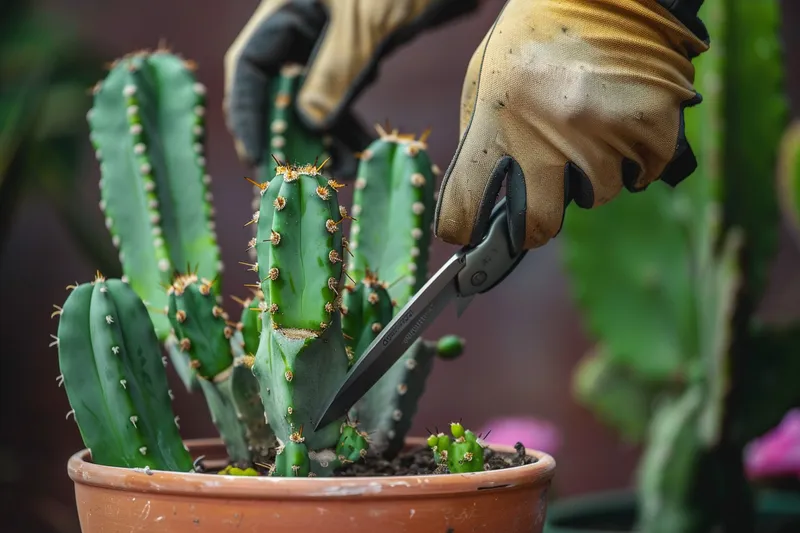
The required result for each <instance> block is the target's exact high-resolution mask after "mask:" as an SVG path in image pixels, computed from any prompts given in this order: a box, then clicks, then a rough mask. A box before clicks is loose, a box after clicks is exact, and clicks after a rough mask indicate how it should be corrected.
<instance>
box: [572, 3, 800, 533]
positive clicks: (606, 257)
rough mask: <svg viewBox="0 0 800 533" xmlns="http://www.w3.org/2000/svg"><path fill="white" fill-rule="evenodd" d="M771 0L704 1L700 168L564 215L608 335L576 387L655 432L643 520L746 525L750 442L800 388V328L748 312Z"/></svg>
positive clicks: (766, 237)
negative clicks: (709, 40)
mask: <svg viewBox="0 0 800 533" xmlns="http://www.w3.org/2000/svg"><path fill="white" fill-rule="evenodd" d="M778 13H779V7H778V3H777V2H776V1H774V0H767V1H763V2H749V1H748V0H725V1H723V2H714V3H706V5H704V6H703V8H702V11H701V16H702V17H703V19H704V20H705V21H706V22H707V26H708V28H709V33H710V34H711V35H712V36H714V39H716V41H717V43H718V44H717V45H716V46H714V45H712V47H711V49H710V50H709V51H708V52H706V53H705V54H704V55H703V56H701V57H699V58H698V59H697V60H696V62H697V72H698V74H699V76H698V80H697V89H698V91H699V92H700V93H701V94H702V95H703V97H704V103H703V105H701V106H698V107H697V108H692V109H687V110H686V130H687V137H688V139H689V140H690V142H691V143H692V146H693V149H694V151H695V153H696V154H697V156H698V169H697V171H696V172H695V175H694V176H693V177H691V178H689V179H688V180H687V181H686V182H685V183H683V184H681V185H679V186H678V187H677V188H675V189H674V190H669V189H667V188H666V187H665V186H664V185H663V184H661V183H655V184H653V185H652V186H651V187H650V188H649V189H648V191H647V192H646V193H644V194H637V195H630V196H623V197H620V198H619V199H618V200H617V201H615V202H614V203H613V204H609V205H606V206H603V207H602V208H599V209H597V210H593V212H591V213H588V212H582V211H577V210H576V209H575V208H574V207H573V208H571V209H570V211H569V212H568V213H567V215H566V217H565V220H564V228H563V236H562V239H564V252H565V255H564V258H565V263H566V266H567V269H568V270H569V271H570V273H571V276H572V278H573V282H572V283H573V289H574V290H573V292H574V297H575V299H576V301H577V302H578V304H579V306H580V307H581V308H582V309H583V311H584V314H585V318H586V322H587V323H588V326H589V329H590V330H591V331H592V333H593V334H594V335H595V336H596V337H597V338H598V341H599V346H598V348H597V349H596V350H595V351H594V352H593V354H591V355H590V356H588V357H587V359H586V360H585V361H584V362H583V363H582V364H581V365H579V367H578V369H577V372H576V374H575V392H576V395H577V396H578V397H579V399H581V400H582V401H583V402H585V403H586V404H588V405H590V406H591V407H592V408H594V409H595V412H596V413H597V414H598V416H600V417H601V418H602V419H603V420H605V421H606V422H608V423H611V424H615V425H617V426H618V427H620V428H621V431H622V432H623V434H624V435H626V436H627V437H628V438H629V439H630V440H634V441H643V442H644V443H645V445H646V448H645V453H644V455H643V457H642V459H641V463H640V467H639V471H638V487H639V489H638V494H639V512H638V515H639V521H640V524H639V528H641V529H642V530H643V531H651V532H654V533H659V532H661V531H664V532H666V531H670V532H681V533H694V532H698V533H699V532H701V531H703V532H705V531H710V530H718V531H726V532H727V531H752V530H753V528H754V524H753V520H754V518H753V516H754V515H753V510H752V509H753V502H752V500H751V499H750V498H749V492H750V487H748V485H747V482H746V478H745V476H744V472H743V465H742V461H741V457H742V450H743V448H744V446H746V445H747V443H748V442H749V440H750V439H752V438H754V437H756V436H758V434H759V433H758V431H762V432H763V431H765V430H766V429H768V426H766V427H765V425H764V424H765V423H768V422H773V423H777V422H778V421H779V420H780V416H782V414H783V413H784V412H786V410H788V409H789V408H790V407H792V406H793V405H797V404H798V403H800V393H797V392H796V391H797V388H796V387H795V386H794V384H793V383H791V382H790V381H789V380H791V379H793V378H792V377H790V376H793V375H796V372H797V371H798V370H797V369H796V367H797V363H794V362H793V360H794V359H796V357H793V356H792V355H791V354H793V352H792V350H793V349H795V347H796V346H797V343H798V342H800V331H798V329H800V328H797V327H794V326H793V325H789V326H776V325H766V324H761V323H760V321H759V320H757V319H756V318H755V315H754V310H755V308H756V306H757V305H758V303H759V300H760V298H761V295H762V293H763V289H764V285H765V281H766V280H765V278H766V269H767V267H768V263H769V261H770V260H771V258H772V256H773V254H774V252H775V248H776V246H775V245H776V242H777V214H778V203H777V201H776V194H775V190H774V189H771V188H770V187H764V183H765V179H767V180H769V176H772V175H774V173H775V171H776V159H777V152H778V146H779V144H780V143H779V141H780V138H781V135H782V129H783V128H784V127H785V124H786V122H787V113H786V102H785V98H784V96H783V94H782V89H781V87H780V85H781V82H782V80H781V77H782V74H781V72H780V71H781V67H780V60H779V58H780V54H779V45H778ZM792 135H793V134H792V133H789V134H788V135H787V136H786V141H785V144H784V148H785V155H786V157H785V158H784V161H785V166H784V170H786V169H787V168H789V166H790V165H791V163H790V161H791V158H792V156H791V155H790V154H791V148H790V146H791V144H792ZM784 176H786V174H784ZM788 181H789V180H788V179H787V178H784V180H783V181H782V182H781V183H788ZM782 196H783V197H784V199H788V198H791V195H790V194H786V193H784V194H783V195H782ZM632 220H635V221H636V223H635V224H631V223H630V222H631V221H632ZM609 235H613V238H612V239H608V236H609ZM778 339H780V340H778ZM766 382H770V383H771V385H770V387H771V388H769V389H768V388H767V387H766V385H765V384H766ZM768 390H769V392H768ZM761 396H767V397H770V398H771V399H770V400H769V401H767V400H764V399H760V398H761ZM615 406H616V407H615Z"/></svg>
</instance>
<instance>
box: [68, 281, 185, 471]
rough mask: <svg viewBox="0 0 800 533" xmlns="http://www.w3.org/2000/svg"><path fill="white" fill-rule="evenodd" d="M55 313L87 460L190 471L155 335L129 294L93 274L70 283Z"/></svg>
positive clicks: (135, 298) (122, 286)
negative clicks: (88, 454)
mask: <svg viewBox="0 0 800 533" xmlns="http://www.w3.org/2000/svg"><path fill="white" fill-rule="evenodd" d="M59 314H60V320H59V324H58V337H57V339H58V340H57V343H58V360H59V365H60V367H61V372H62V375H61V377H60V381H61V384H62V385H63V386H64V388H65V389H66V391H67V397H68V399H69V403H70V405H71V407H72V409H73V411H71V413H72V414H73V415H74V417H75V421H76V422H77V423H78V427H79V428H80V432H81V436H82V437H83V441H84V443H85V444H86V446H87V447H88V448H89V449H90V450H91V452H92V460H93V461H94V462H96V463H98V464H103V465H109V466H119V467H128V468H134V467H138V468H144V467H148V468H151V469H154V470H170V471H179V472H189V471H192V470H193V468H192V458H191V456H190V455H189V453H188V451H187V450H186V449H185V447H184V445H183V442H182V440H181V436H180V434H179V432H178V428H177V423H178V420H177V417H176V416H175V413H174V412H173V410H172V405H171V392H170V391H169V389H168V385H167V378H166V374H165V373H164V366H163V363H162V356H161V351H160V346H159V343H158V339H157V338H156V335H155V331H154V329H153V324H152V322H151V320H150V317H149V315H148V312H147V310H146V309H145V306H144V304H143V303H142V301H141V300H140V299H139V298H138V296H137V295H136V293H134V291H133V290H132V289H131V288H130V287H129V286H128V285H127V284H125V283H123V282H121V281H119V280H116V279H110V280H106V279H105V278H103V277H102V276H101V275H100V274H99V273H98V275H97V277H96V278H95V279H94V281H92V282H91V283H84V284H81V285H78V286H77V287H72V292H71V293H70V295H69V297H68V298H67V300H66V302H65V303H64V306H63V308H62V309H61V311H60V313H59Z"/></svg>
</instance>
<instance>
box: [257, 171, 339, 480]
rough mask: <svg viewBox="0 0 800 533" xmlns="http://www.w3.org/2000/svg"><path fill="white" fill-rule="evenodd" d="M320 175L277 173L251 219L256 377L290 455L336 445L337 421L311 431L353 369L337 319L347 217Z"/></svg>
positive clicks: (333, 185) (278, 470) (272, 421)
mask: <svg viewBox="0 0 800 533" xmlns="http://www.w3.org/2000/svg"><path fill="white" fill-rule="evenodd" d="M320 170H321V167H317V166H315V165H306V166H302V167H297V166H293V165H286V164H281V165H280V166H278V169H277V173H276V176H275V177H274V178H273V179H272V180H271V181H268V182H264V183H263V184H261V190H262V191H263V194H262V196H261V208H260V210H259V211H257V212H256V213H255V214H254V216H253V221H254V223H256V224H257V225H258V238H257V242H256V245H255V246H256V253H257V258H258V262H257V263H256V264H254V265H253V266H252V270H254V271H256V272H258V275H259V278H260V279H261V280H262V281H261V290H262V293H263V295H264V302H265V308H266V311H265V312H264V313H263V323H262V333H261V341H260V343H259V346H258V351H257V353H256V356H255V364H254V367H253V373H254V374H255V375H256V377H257V378H258V380H259V383H260V384H261V399H262V401H263V403H264V409H265V411H266V413H267V417H268V419H269V420H270V424H271V425H272V427H273V429H274V431H275V433H276V435H277V436H278V438H279V439H280V440H281V441H282V442H284V443H285V445H286V446H287V447H290V449H291V450H292V454H295V451H296V450H300V449H311V450H318V449H323V448H328V447H331V446H333V445H334V444H335V443H336V439H337V438H338V436H339V424H340V423H341V422H340V421H339V422H335V423H332V424H330V425H329V426H327V427H325V428H320V429H319V430H318V431H312V430H310V429H309V426H310V425H311V422H312V417H313V416H315V415H316V414H317V412H318V411H319V409H321V408H322V403H323V402H324V401H326V400H327V398H328V397H329V396H330V395H331V394H332V393H333V392H334V391H335V389H336V387H337V386H338V385H339V384H340V383H341V382H342V381H343V379H344V377H345V375H346V373H347V369H348V359H347V351H346V348H345V342H344V336H343V334H342V325H341V317H340V315H339V307H340V305H341V297H340V295H339V283H340V281H341V277H342V273H343V270H342V260H343V256H344V246H343V237H342V230H341V226H340V223H341V222H342V221H343V220H344V218H345V217H346V212H345V210H344V207H343V206H340V205H339V202H338V194H337V188H338V187H339V185H338V184H337V183H336V182H335V181H333V180H329V179H327V178H325V177H324V176H323V175H322V174H321V172H320ZM293 435H294V436H296V438H295V437H293ZM298 435H302V441H300V440H297V439H299V438H300V437H299V436H298ZM293 438H294V440H292V439H293ZM290 443H291V444H292V445H291V446H290ZM300 444H302V446H299V445H300ZM297 453H299V452H297ZM293 464H294V462H291V464H290V465H289V466H292V465H293ZM295 466H296V465H295ZM304 469H305V467H303V468H301V471H305V470H304ZM285 472H286V470H285V469H283V468H276V470H275V473H276V474H280V473H285Z"/></svg>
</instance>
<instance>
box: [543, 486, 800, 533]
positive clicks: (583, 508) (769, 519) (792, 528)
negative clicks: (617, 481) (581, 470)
mask: <svg viewBox="0 0 800 533" xmlns="http://www.w3.org/2000/svg"><path fill="white" fill-rule="evenodd" d="M636 507H637V505H636V493H635V492H633V491H609V492H598V493H592V494H588V495H586V496H579V497H575V498H566V499H564V500H560V501H555V502H552V503H551V504H550V506H549V509H548V511H547V523H546V524H545V529H544V533H633V532H637V531H640V530H638V529H636V515H637V513H636ZM756 512H757V528H756V533H796V532H798V531H800V492H797V491H786V490H777V489H766V490H760V491H758V492H757V494H756Z"/></svg>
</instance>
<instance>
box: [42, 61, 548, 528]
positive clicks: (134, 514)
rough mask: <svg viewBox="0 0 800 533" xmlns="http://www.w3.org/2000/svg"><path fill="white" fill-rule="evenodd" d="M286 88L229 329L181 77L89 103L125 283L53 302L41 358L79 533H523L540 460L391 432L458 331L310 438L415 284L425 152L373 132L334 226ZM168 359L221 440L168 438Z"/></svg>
mask: <svg viewBox="0 0 800 533" xmlns="http://www.w3.org/2000/svg"><path fill="white" fill-rule="evenodd" d="M301 80H302V69H300V68H298V67H295V66H287V67H286V68H285V69H283V71H282V72H281V74H280V76H279V77H278V78H277V79H276V80H275V83H274V87H273V94H272V96H271V101H272V102H273V103H274V104H273V107H272V109H271V112H270V124H269V135H268V143H269V145H268V147H265V150H266V151H267V152H269V153H270V158H269V159H268V160H267V161H268V163H267V164H265V165H264V168H262V169H260V175H261V178H260V179H251V178H247V179H248V180H249V182H250V183H251V184H252V185H253V188H254V203H255V205H256V207H255V208H254V209H253V211H252V212H253V214H252V216H251V217H249V220H245V221H243V223H244V226H245V228H244V229H243V230H242V231H243V232H244V233H245V235H243V237H242V242H243V244H244V243H245V242H247V241H248V240H249V242H248V244H247V249H248V250H249V251H250V257H249V258H248V257H243V259H247V260H246V261H242V263H243V264H244V265H245V266H246V267H247V268H248V269H249V270H251V271H252V273H253V283H252V285H250V286H249V291H250V293H249V294H247V295H233V296H232V298H233V299H234V300H235V301H236V302H237V307H238V310H237V311H236V312H235V313H234V314H230V313H229V312H227V311H226V310H225V309H224V307H223V304H224V300H223V294H224V293H223V291H222V288H221V286H222V276H221V273H222V265H221V263H220V253H219V249H218V245H217V241H216V234H215V228H214V222H213V208H212V204H211V195H210V192H209V189H208V184H209V178H208V175H207V173H206V168H205V165H206V161H205V155H204V153H205V151H204V146H205V142H204V140H205V139H204V128H203V126H204V118H203V115H204V113H203V112H204V110H205V105H206V101H205V98H206V97H205V91H204V89H203V85H202V84H201V83H199V82H198V80H197V78H196V76H195V71H194V65H192V63H191V62H190V61H185V60H183V59H182V58H181V57H179V56H178V55H176V54H174V53H172V52H171V51H169V50H167V49H161V48H159V49H157V50H155V51H152V52H151V51H139V52H135V53H131V54H129V55H126V56H125V57H123V58H121V59H119V60H117V61H115V62H114V63H113V64H112V65H111V67H110V71H109V73H108V75H107V77H106V78H105V79H104V80H102V82H100V83H98V84H97V85H96V87H95V89H94V105H93V107H92V109H91V110H90V111H89V114H88V121H89V125H90V129H91V140H92V143H93V146H94V148H95V149H96V155H97V159H98V161H99V164H100V169H101V180H100V188H101V197H102V201H101V205H100V207H101V209H102V211H103V213H104V215H105V217H106V226H107V227H108V230H109V232H110V234H111V240H112V242H113V244H114V246H116V247H117V248H118V250H119V258H120V263H121V265H122V270H123V273H124V275H123V276H122V277H121V278H120V279H109V278H106V277H104V276H103V274H102V273H100V272H98V273H96V275H95V277H94V279H92V280H90V281H86V282H84V283H76V284H75V285H71V286H70V287H68V289H69V291H70V292H69V294H68V296H67V298H66V301H65V302H64V303H63V305H61V306H57V309H56V311H55V313H54V314H55V315H58V316H59V325H58V332H57V335H56V336H55V340H54V341H53V344H54V345H55V346H57V348H58V353H59V363H60V368H61V372H62V374H61V376H59V385H60V386H63V387H64V388H65V389H66V394H67V396H68V399H69V402H70V405H71V407H72V411H70V415H72V416H73V417H74V420H75V422H76V423H77V426H78V429H79V430H80V433H81V436H82V438H83V441H84V443H85V445H86V448H87V449H86V450H83V451H81V452H79V453H77V454H75V455H74V456H73V457H72V458H71V459H70V460H69V475H70V477H71V478H72V479H73V481H74V483H75V490H76V500H77V506H78V513H79V516H80V521H81V526H82V528H83V531H84V532H86V533H91V532H98V531H105V530H107V529H108V528H117V527H120V528H122V529H130V528H133V527H134V524H135V526H136V528H137V530H141V531H151V530H152V531H156V530H158V531H163V530H165V529H164V528H166V529H168V530H169V531H174V532H180V531H189V530H191V531H220V530H221V529H225V528H230V527H236V528H240V529H241V530H256V529H258V530H262V529H263V530H265V531H266V530H270V531H288V530H289V528H290V529H291V530H292V531H298V530H299V531H306V530H311V528H319V527H325V528H326V529H328V530H335V531H344V530H345V529H347V530H352V529H353V528H354V527H355V528H357V529H359V530H364V531H378V530H379V529H383V530H385V531H408V530H410V529H412V528H413V529H414V531H419V532H426V531H436V532H437V533H441V532H443V531H455V530H460V529H461V528H462V527H463V526H464V525H468V526H469V527H470V528H471V530H473V531H487V532H488V531H504V532H508V533H513V532H520V533H521V532H523V531H524V532H526V533H527V532H536V531H541V528H542V524H543V520H544V515H545V507H546V499H545V496H546V494H547V489H548V487H549V485H550V480H551V478H552V475H553V469H554V461H553V459H552V458H551V457H550V456H549V455H547V454H545V453H542V452H537V451H533V450H526V449H525V448H524V447H522V446H521V445H519V446H517V447H516V449H514V448H512V447H502V446H487V445H486V444H485V443H484V442H483V441H482V439H481V438H480V437H481V435H475V434H474V433H473V432H472V431H470V430H468V429H466V428H465V427H464V426H463V425H462V424H461V423H460V422H454V423H452V424H451V425H450V428H449V430H448V431H447V432H440V431H439V430H438V429H437V430H436V431H435V432H433V433H432V434H431V435H430V436H428V438H427V439H414V438H410V437H408V435H407V434H408V431H409V429H410V427H411V420H412V417H413V416H414V413H415V412H416V409H417V402H418V401H419V398H420V396H421V395H422V393H423V391H424V388H425V380H426V378H427V376H428V374H429V372H430V369H431V367H432V365H433V363H434V360H435V359H437V358H438V359H452V358H454V357H457V356H458V355H459V354H460V353H461V352H462V349H463V341H462V340H461V339H460V338H459V337H457V336H454V335H448V336H445V337H443V338H441V339H439V340H437V341H434V340H428V339H421V340H419V341H417V342H416V343H415V344H413V345H412V346H411V347H410V348H409V350H408V352H407V353H406V354H404V355H403V356H402V358H401V359H400V360H399V361H398V362H397V363H396V364H395V365H394V366H393V367H392V368H391V370H390V371H389V372H388V373H387V374H386V375H385V376H384V377H383V378H382V379H381V380H380V381H379V382H378V383H377V384H376V385H375V386H374V387H373V388H372V389H371V390H370V391H369V392H368V393H367V394H366V395H365V396H364V397H363V398H362V399H361V400H360V401H359V402H357V403H356V405H354V406H353V408H352V410H351V411H350V413H349V414H348V415H347V416H346V417H344V418H342V419H341V420H338V421H336V422H334V423H332V424H330V425H328V426H326V427H321V428H319V429H318V430H317V431H315V430H314V424H313V419H312V417H313V416H314V415H315V414H316V413H317V411H318V409H319V408H320V407H321V405H322V403H323V402H324V401H326V399H327V398H328V397H329V395H330V394H331V393H332V392H333V391H334V390H335V388H337V387H338V386H339V385H340V384H341V383H342V381H343V380H344V378H345V376H346V375H347V373H348V369H349V367H350V366H351V365H352V364H353V362H355V361H356V360H357V359H358V358H359V356H360V355H361V354H362V353H363V351H364V350H365V348H366V347H367V345H368V344H369V343H370V342H371V340H372V339H374V338H375V336H376V334H377V333H378V332H379V331H380V330H381V328H382V327H383V326H385V325H386V324H387V323H388V322H389V321H390V320H391V319H392V317H393V315H394V313H395V312H396V311H397V310H398V309H399V308H401V307H402V306H403V305H404V304H405V303H406V302H407V301H408V300H409V298H410V297H411V296H413V294H414V293H415V291H417V290H418V289H419V288H420V287H421V286H422V284H424V282H425V281H426V279H427V263H428V248H429V245H430V243H431V216H432V213H433V207H434V198H435V194H434V186H435V169H434V166H433V165H432V164H431V161H430V158H429V156H428V153H427V146H426V140H425V138H424V136H423V137H422V138H416V137H415V136H412V135H401V134H399V133H398V132H397V131H396V130H392V129H391V128H388V129H383V128H378V131H379V134H380V135H379V138H377V139H376V140H375V141H374V142H373V143H372V144H371V145H370V146H369V147H368V148H367V150H365V151H364V152H363V153H362V154H360V160H359V167H358V173H357V179H356V180H355V192H354V199H353V204H352V207H351V209H350V210H349V212H348V209H346V208H345V206H344V205H342V204H341V203H340V201H339V190H340V189H341V188H342V187H344V186H345V185H344V184H342V183H339V182H337V181H336V179H335V178H334V177H332V176H329V175H327V174H326V163H325V161H326V160H327V159H326V158H327V157H328V154H327V153H325V152H326V148H328V146H326V145H325V144H326V143H325V142H324V139H321V138H318V137H317V136H316V135H313V134H311V133H310V132H309V131H307V130H306V129H305V128H304V127H303V125H302V124H301V123H300V121H299V120H298V119H297V117H296V115H295V114H294V111H293V107H292V102H293V98H294V94H295V90H296V88H297V87H298V84H299V83H300V81H301ZM348 226H349V238H347V237H345V234H346V228H347V227H348ZM387 235H391V236H392V237H391V238H390V239H389V238H387ZM243 248H244V246H243ZM164 354H166V355H164ZM170 362H171V364H172V365H173V366H174V368H175V369H176V371H177V372H178V374H179V376H180V377H181V379H182V380H183V383H184V384H185V386H186V387H187V389H189V390H190V391H194V392H198V393H200V394H202V395H203V397H204V399H205V403H206V405H207V407H208V411H209V413H210V415H211V419H212V421H213V423H214V424H215V426H216V428H217V430H218V432H219V436H220V438H219V439H208V440H197V441H186V442H184V440H183V439H182V438H181V434H180V429H179V428H180V426H179V418H178V416H176V413H175V412H174V410H173V408H172V405H171V403H170V400H171V397H172V394H171V391H170V390H169V388H168V382H167V376H166V373H165V372H166V371H165V367H167V366H168V365H169V364H170ZM487 489H488V490H487Z"/></svg>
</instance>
